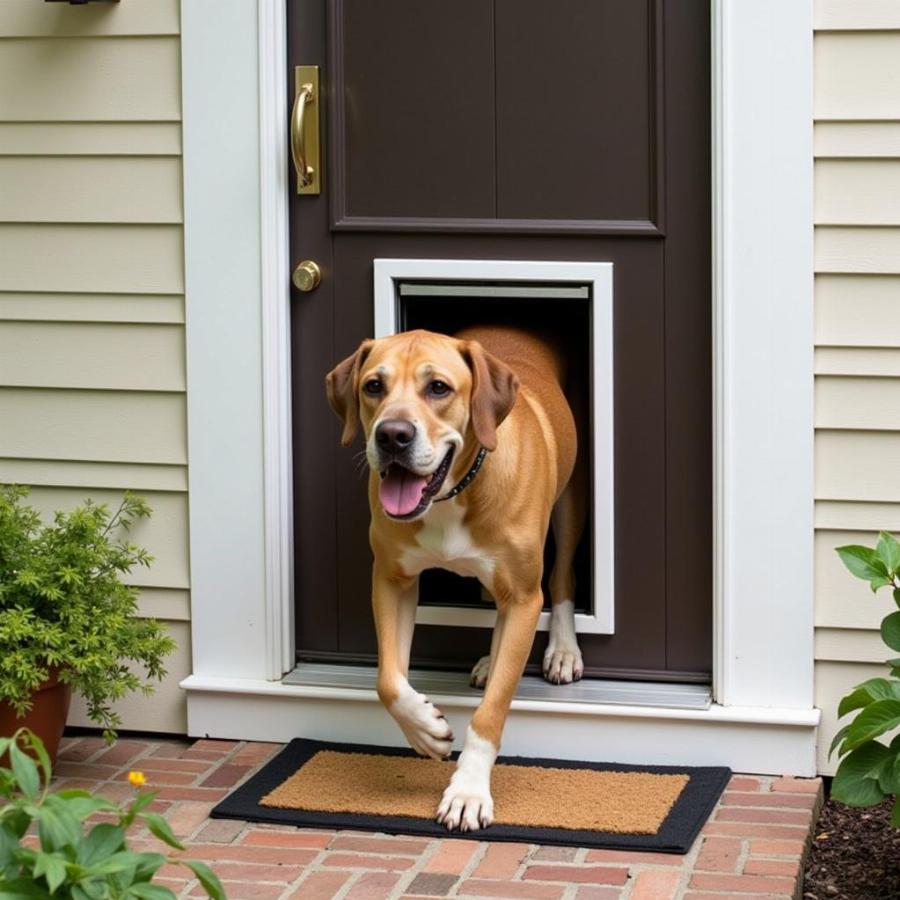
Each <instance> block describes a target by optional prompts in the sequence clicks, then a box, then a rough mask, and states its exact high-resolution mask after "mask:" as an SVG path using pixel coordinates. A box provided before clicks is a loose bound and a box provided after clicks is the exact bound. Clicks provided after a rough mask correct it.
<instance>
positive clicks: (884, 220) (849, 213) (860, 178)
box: [815, 159, 900, 225]
mask: <svg viewBox="0 0 900 900" xmlns="http://www.w3.org/2000/svg"><path fill="white" fill-rule="evenodd" d="M815 172H816V178H815V198H816V205H815V210H816V212H815V216H816V224H817V225H832V224H847V223H851V224H854V225H900V159H821V160H819V161H818V162H817V163H816V167H815Z"/></svg>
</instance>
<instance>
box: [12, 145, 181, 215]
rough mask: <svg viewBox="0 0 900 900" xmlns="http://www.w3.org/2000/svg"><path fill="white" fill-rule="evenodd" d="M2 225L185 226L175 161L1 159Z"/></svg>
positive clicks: (143, 158) (155, 158)
mask: <svg viewBox="0 0 900 900" xmlns="http://www.w3.org/2000/svg"><path fill="white" fill-rule="evenodd" d="M0 184H4V185H5V186H6V187H5V190H4V191H3V193H2V194H0V220H2V221H4V222H166V223H180V222H181V210H182V201H181V160H180V158H178V157H172V156H122V157H116V156H40V157H29V156H0Z"/></svg>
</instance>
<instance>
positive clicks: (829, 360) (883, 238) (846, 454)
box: [815, 0, 900, 773]
mask: <svg viewBox="0 0 900 900" xmlns="http://www.w3.org/2000/svg"><path fill="white" fill-rule="evenodd" d="M815 22H816V29H817V32H816V36H815V66H816V71H815V80H816V100H815V108H816V119H817V121H816V123H815V153H816V164H815V224H816V289H815V303H816V357H815V360H816V361H815V372H816V427H817V434H816V497H817V501H816V541H815V574H816V615H815V622H816V638H815V656H816V702H817V705H819V706H820V707H821V709H822V716H823V724H822V730H821V737H820V742H819V766H820V769H821V771H823V772H826V773H831V772H834V770H835V765H836V761H835V760H834V759H832V760H828V759H827V751H828V746H829V744H830V742H831V738H832V736H833V734H834V733H835V731H836V730H837V728H838V725H839V723H838V721H837V717H836V709H837V704H838V701H839V700H840V697H841V696H842V695H843V694H844V693H846V692H847V691H848V690H849V689H850V688H852V687H853V685H855V684H857V683H859V682H861V681H864V680H865V679H866V678H871V677H874V676H877V675H884V674H885V671H886V670H885V667H884V665H883V660H884V659H886V658H887V657H888V656H890V655H893V654H892V651H890V650H888V649H887V648H886V647H885V646H884V644H883V643H882V641H881V637H880V634H879V632H878V627H879V625H880V623H881V619H882V618H883V617H884V616H885V615H886V614H887V613H888V612H890V611H891V610H892V609H894V608H895V607H894V604H893V602H892V600H891V598H890V596H888V595H886V594H885V593H884V592H883V591H882V592H881V593H880V594H879V595H877V596H875V595H873V594H872V592H871V591H870V590H869V588H868V585H866V584H865V583H864V582H861V581H859V580H858V579H856V578H853V577H852V576H851V575H850V574H849V573H848V572H847V571H846V569H845V568H844V566H843V564H842V563H841V561H840V559H839V557H838V556H837V554H836V553H835V548H836V547H839V546H841V545H843V544H860V543H866V544H870V545H871V544H872V543H874V541H876V540H877V534H878V531H879V530H880V529H887V530H890V531H894V532H895V533H898V534H900V465H898V462H897V461H898V460H900V0H817V2H816V11H815Z"/></svg>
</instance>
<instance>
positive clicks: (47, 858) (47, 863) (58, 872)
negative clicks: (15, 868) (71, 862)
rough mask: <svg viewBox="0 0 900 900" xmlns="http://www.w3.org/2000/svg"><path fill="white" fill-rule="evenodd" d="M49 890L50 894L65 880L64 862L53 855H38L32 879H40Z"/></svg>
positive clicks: (61, 858) (59, 857)
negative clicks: (41, 878) (45, 883)
mask: <svg viewBox="0 0 900 900" xmlns="http://www.w3.org/2000/svg"><path fill="white" fill-rule="evenodd" d="M42 876H43V878H44V879H45V881H46V882H47V887H48V888H50V893H51V894H52V893H54V892H55V891H56V889H57V888H58V887H59V886H60V885H61V884H62V883H63V882H64V881H65V880H66V860H65V859H63V857H61V856H57V855H56V854H54V853H39V854H38V855H37V859H36V860H35V864H34V877H35V878H40V877H42Z"/></svg>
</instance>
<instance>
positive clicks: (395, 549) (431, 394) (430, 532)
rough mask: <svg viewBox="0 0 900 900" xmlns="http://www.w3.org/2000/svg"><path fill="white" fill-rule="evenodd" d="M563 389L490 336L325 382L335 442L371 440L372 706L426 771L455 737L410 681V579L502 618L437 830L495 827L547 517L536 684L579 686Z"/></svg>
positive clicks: (572, 492)
mask: <svg viewBox="0 0 900 900" xmlns="http://www.w3.org/2000/svg"><path fill="white" fill-rule="evenodd" d="M562 377H563V364H562V360H561V359H560V358H559V356H558V355H557V354H556V353H555V352H554V351H553V350H552V349H551V348H550V347H549V346H548V345H547V344H546V343H544V342H543V341H541V340H539V339H538V338H536V337H534V336H532V335H530V334H527V333H525V332H522V331H516V330H511V329H501V328H493V327H491V328H478V329H470V330H467V331H465V332H462V333H460V334H459V335H458V336H457V337H455V338H454V337H447V336H445V335H440V334H433V333H431V332H428V331H412V332H406V333H402V334H397V335H393V336H391V337H387V338H382V339H380V340H377V341H371V340H369V341H363V343H362V344H361V345H360V346H359V349H357V351H356V352H355V353H354V354H353V355H352V356H350V357H349V358H347V359H345V360H344V361H343V362H342V363H341V364H340V365H338V366H337V367H336V368H335V369H334V370H333V371H332V372H330V373H329V375H328V377H327V379H326V386H327V391H328V399H329V401H330V403H331V405H332V407H333V408H334V410H335V412H336V413H337V414H338V416H340V417H341V418H342V419H343V422H344V432H343V436H342V438H341V443H342V444H343V445H344V446H347V445H348V444H350V443H351V442H352V440H353V438H354V437H355V435H356V433H357V431H358V429H359V426H360V425H362V428H363V431H364V434H365V437H366V455H367V458H368V462H369V466H370V469H371V472H370V476H369V503H370V506H371V510H372V524H371V527H370V530H369V538H370V541H371V545H372V551H373V553H374V555H375V564H374V568H373V573H372V607H373V611H374V616H375V629H376V632H377V636H378V696H379V697H380V698H381V701H382V702H383V703H384V705H385V706H386V707H387V709H388V710H389V712H390V713H391V715H392V716H393V717H394V718H395V720H396V721H397V723H398V724H399V726H400V728H401V729H402V730H403V732H404V734H405V735H406V737H407V739H408V740H409V743H410V745H411V746H412V747H413V749H414V750H416V751H417V752H418V753H420V754H421V755H423V756H430V757H432V758H434V759H443V758H446V757H447V756H448V755H449V754H450V750H451V746H452V741H453V735H452V733H451V731H450V726H449V724H448V723H447V720H446V719H445V718H444V716H443V715H442V714H441V712H440V711H439V710H438V709H436V708H435V707H434V706H433V705H432V704H431V702H430V701H429V700H428V699H427V698H426V697H424V696H423V695H422V694H420V693H418V692H417V691H416V690H415V689H414V688H412V687H411V686H410V684H409V681H408V680H407V677H408V673H409V656H410V647H411V644H412V636H413V628H414V625H415V618H416V604H417V602H418V576H419V573H420V572H422V571H423V570H424V569H428V568H435V567H437V568H443V569H449V570H450V571H452V572H456V573H458V574H460V575H468V576H474V577H475V578H477V579H478V580H479V581H480V582H481V584H482V585H483V587H484V588H485V589H486V590H487V591H488V592H489V593H490V594H491V595H492V596H493V597H494V599H495V601H496V604H497V613H498V614H497V624H496V626H495V628H494V633H493V638H492V641H491V654H490V656H489V657H486V658H485V659H484V660H481V661H480V662H479V663H478V665H476V667H475V670H474V671H473V682H480V683H485V682H486V687H485V694H484V699H483V700H482V702H481V705H480V706H479V707H478V709H477V710H476V711H475V714H474V715H473V716H472V721H471V724H470V726H469V729H468V732H467V734H466V741H465V746H464V748H463V751H462V753H461V754H460V757H459V761H458V763H457V767H456V770H455V772H454V774H453V777H452V778H451V780H450V784H449V786H448V787H447V789H446V791H445V792H444V796H443V798H442V800H441V802H440V805H439V807H438V812H437V819H438V821H439V822H443V823H445V824H446V826H447V828H449V829H451V830H452V829H454V828H457V827H458V828H461V829H462V830H470V829H477V828H478V827H479V826H481V827H484V826H486V825H489V824H490V823H491V821H492V819H493V801H492V799H491V792H490V777H491V769H492V767H493V764H494V760H495V758H496V756H497V753H498V751H499V748H500V737H501V734H502V733H503V726H504V723H505V720H506V716H507V713H508V711H509V705H510V702H511V700H512V697H513V693H514V692H515V689H516V686H517V684H518V682H519V679H520V677H521V675H522V672H523V670H524V668H525V663H526V661H527V659H528V654H529V652H530V650H531V645H532V642H533V640H534V633H535V628H536V626H537V621H538V616H539V614H540V612H541V607H542V605H543V595H542V591H541V577H542V572H543V560H544V541H545V539H546V536H547V529H548V527H549V524H550V521H551V518H552V521H553V528H554V537H555V540H556V562H555V565H554V568H553V572H552V574H551V578H550V593H551V599H552V603H553V607H552V614H551V628H550V642H549V646H548V649H547V653H546V654H545V656H544V665H543V668H544V675H545V677H546V678H548V680H551V681H555V682H557V683H560V682H569V681H572V680H577V679H578V678H580V677H581V674H582V671H583V666H582V661H581V654H580V652H579V650H578V644H577V641H576V637H575V625H574V608H573V602H572V599H573V593H574V580H573V575H572V558H573V556H574V553H575V547H576V545H577V543H578V540H579V538H580V536H581V531H582V529H583V525H584V518H585V510H586V497H587V485H586V482H585V481H584V480H583V478H584V467H583V466H579V467H578V470H579V471H578V475H577V478H573V471H574V468H575V462H576V443H577V442H576V430H575V422H574V419H573V416H572V412H571V410H570V408H569V405H568V403H567V402H566V398H565V396H564V394H563V391H562V387H561V382H562ZM485 451H489V452H485ZM482 463H483V464H482ZM576 482H579V483H576Z"/></svg>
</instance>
